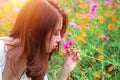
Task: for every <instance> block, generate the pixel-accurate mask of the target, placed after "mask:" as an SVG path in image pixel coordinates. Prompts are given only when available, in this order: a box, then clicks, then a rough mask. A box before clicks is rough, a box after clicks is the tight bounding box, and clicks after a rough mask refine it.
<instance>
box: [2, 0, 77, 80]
mask: <svg viewBox="0 0 120 80" xmlns="http://www.w3.org/2000/svg"><path fill="white" fill-rule="evenodd" d="M67 25H68V16H67V13H66V12H65V11H64V10H63V9H62V8H60V7H59V6H58V5H57V3H56V2H55V1H53V0H29V1H28V2H27V3H26V4H25V5H24V7H23V8H22V9H21V11H20V13H19V14H18V17H17V19H16V22H15V25H14V27H13V28H12V30H11V32H10V34H9V35H8V36H6V37H1V38H0V80H48V79H47V76H46V74H47V71H48V62H49V60H50V57H51V56H52V55H53V53H57V51H58V49H59V43H60V41H61V37H63V35H64V33H65V31H66V29H67ZM78 52H79V51H77V50H73V53H72V54H66V55H65V57H64V61H63V66H62V70H61V73H60V75H59V77H58V80H66V79H67V76H68V74H69V73H70V72H71V71H72V70H73V69H74V68H75V65H76V61H77V60H78V58H79V55H76V54H77V53H78ZM76 57H77V58H76Z"/></svg>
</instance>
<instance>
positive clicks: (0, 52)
mask: <svg viewBox="0 0 120 80" xmlns="http://www.w3.org/2000/svg"><path fill="white" fill-rule="evenodd" d="M4 60H5V44H4V41H3V40H0V64H2V63H3V62H4Z"/></svg>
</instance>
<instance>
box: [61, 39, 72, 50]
mask: <svg viewBox="0 0 120 80" xmlns="http://www.w3.org/2000/svg"><path fill="white" fill-rule="evenodd" d="M72 45H73V40H72V39H70V40H69V41H68V42H64V44H63V46H62V49H63V50H67V49H69V48H70V47H71V46H72Z"/></svg>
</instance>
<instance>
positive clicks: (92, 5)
mask: <svg viewBox="0 0 120 80" xmlns="http://www.w3.org/2000/svg"><path fill="white" fill-rule="evenodd" d="M98 5H99V4H98V2H93V1H91V2H90V5H89V7H90V19H94V18H95V16H94V15H95V13H96V11H97V8H98Z"/></svg>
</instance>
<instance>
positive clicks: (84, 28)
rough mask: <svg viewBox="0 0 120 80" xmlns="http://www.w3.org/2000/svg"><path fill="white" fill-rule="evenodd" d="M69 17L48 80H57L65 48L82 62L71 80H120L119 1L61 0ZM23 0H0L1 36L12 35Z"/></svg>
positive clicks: (71, 74) (52, 61)
mask: <svg viewBox="0 0 120 80" xmlns="http://www.w3.org/2000/svg"><path fill="white" fill-rule="evenodd" d="M58 1H59V4H60V5H61V7H63V8H64V9H65V10H66V11H67V12H68V15H69V25H68V29H67V32H66V34H65V36H64V38H63V42H62V43H61V47H60V51H59V53H58V55H55V56H53V57H52V58H51V61H50V62H49V63H50V65H49V72H48V78H49V80H57V77H58V75H59V73H60V70H61V68H62V67H61V66H62V61H63V57H64V54H65V50H66V48H71V47H75V48H77V49H78V50H80V55H81V60H79V61H78V63H77V65H76V68H75V69H74V70H73V71H72V72H71V73H70V74H69V77H68V80H120V1H119V0H58ZM24 2H25V1H24V0H8V1H7V2H4V1H1V0H0V36H5V35H7V34H9V30H10V29H11V28H12V26H13V24H14V21H15V19H16V16H17V14H18V12H19V10H20V8H21V6H22V5H23V3H24Z"/></svg>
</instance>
